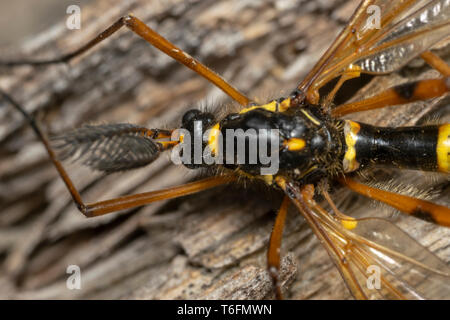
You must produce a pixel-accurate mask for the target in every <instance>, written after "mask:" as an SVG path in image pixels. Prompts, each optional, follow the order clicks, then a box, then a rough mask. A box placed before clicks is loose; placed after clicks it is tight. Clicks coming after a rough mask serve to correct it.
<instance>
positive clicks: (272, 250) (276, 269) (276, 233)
mask: <svg viewBox="0 0 450 320" xmlns="http://www.w3.org/2000/svg"><path fill="white" fill-rule="evenodd" d="M289 202H290V201H289V197H287V196H285V197H284V199H283V202H282V203H281V207H280V209H279V210H278V214H277V218H276V220H275V224H274V226H273V229H272V233H271V234H270V242H269V250H268V251H267V266H268V269H269V273H270V276H271V277H272V281H273V284H274V286H275V290H276V291H275V294H276V298H277V299H278V300H281V299H283V295H282V294H281V287H280V279H279V275H280V250H281V239H282V237H283V229H284V223H285V221H286V215H287V212H288V207H289Z"/></svg>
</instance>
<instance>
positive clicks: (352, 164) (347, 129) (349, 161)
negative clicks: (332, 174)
mask: <svg viewBox="0 0 450 320" xmlns="http://www.w3.org/2000/svg"><path fill="white" fill-rule="evenodd" d="M360 129H361V126H360V125H359V124H358V123H357V122H353V121H350V120H346V121H345V126H344V134H345V143H346V145H347V151H346V152H345V155H344V161H343V165H344V171H345V172H351V171H355V170H356V169H358V168H359V163H358V161H356V149H355V145H356V140H357V139H358V132H359V130H360Z"/></svg>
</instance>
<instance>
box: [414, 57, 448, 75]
mask: <svg viewBox="0 0 450 320" xmlns="http://www.w3.org/2000/svg"><path fill="white" fill-rule="evenodd" d="M420 57H421V58H422V59H423V60H425V62H426V63H428V64H429V65H430V66H431V67H432V68H434V69H436V70H437V71H439V72H440V73H441V74H442V75H443V76H444V77H450V66H449V65H448V64H447V62H445V61H444V60H442V59H441V58H440V57H439V56H437V55H435V54H434V53H432V52H431V51H425V52H424V53H422V54H421V55H420Z"/></svg>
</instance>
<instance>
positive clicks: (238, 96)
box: [0, 15, 250, 106]
mask: <svg viewBox="0 0 450 320" xmlns="http://www.w3.org/2000/svg"><path fill="white" fill-rule="evenodd" d="M123 26H126V27H127V28H128V29H130V30H131V31H133V32H134V33H136V34H137V35H139V36H140V37H142V38H143V39H145V40H146V41H147V42H148V43H150V44H151V45H152V46H154V47H156V48H157V49H159V50H161V51H162V52H164V53H165V54H167V55H168V56H170V57H172V58H173V59H175V60H176V61H178V62H179V63H181V64H183V65H185V66H186V67H188V68H189V69H191V70H193V71H195V72H196V73H198V74H199V75H201V76H202V77H204V78H205V79H206V80H208V81H210V82H211V83H213V84H214V85H216V86H217V87H218V88H219V89H221V90H223V91H224V92H225V93H226V94H227V95H228V96H230V97H231V98H232V99H233V100H235V101H237V102H238V103H239V104H241V105H243V106H247V105H248V104H249V102H250V99H248V98H247V97H246V96H244V95H243V94H242V93H240V92H239V91H238V90H237V89H235V88H234V87H232V86H231V85H230V84H229V83H227V82H226V81H225V80H224V79H222V78H221V77H220V76H219V75H218V74H216V73H215V72H214V71H212V70H211V69H209V68H208V67H207V66H205V65H204V64H202V63H201V62H200V61H198V60H196V59H194V58H192V57H191V56H190V55H189V54H188V53H186V52H184V51H183V50H181V49H180V48H178V47H176V46H175V45H173V44H172V43H171V42H169V41H168V40H167V39H165V38H163V37H162V36H161V35H159V34H158V33H157V32H155V31H154V30H152V29H151V28H149V27H148V26H147V25H146V24H144V23H143V22H142V21H141V20H139V19H138V18H136V17H134V16H132V15H127V16H124V17H122V18H120V19H119V20H117V21H116V22H115V23H114V24H112V25H111V26H110V27H109V28H107V29H106V30H105V31H103V32H102V33H100V34H99V35H98V36H97V37H95V38H94V39H92V40H91V41H89V42H88V43H87V44H85V45H84V46H82V47H81V48H79V49H77V50H75V51H73V52H71V53H68V54H66V55H63V56H61V57H58V58H55V59H49V60H18V61H0V65H4V66H19V65H35V66H38V65H48V64H54V63H67V62H69V61H70V60H72V59H73V58H75V57H76V56H79V55H81V54H82V53H84V52H86V51H87V50H89V49H91V48H92V47H94V46H95V45H97V44H98V43H100V42H102V41H103V40H105V39H107V38H108V37H110V36H111V35H112V34H114V33H115V32H116V31H117V30H119V29H121V28H122V27H123Z"/></svg>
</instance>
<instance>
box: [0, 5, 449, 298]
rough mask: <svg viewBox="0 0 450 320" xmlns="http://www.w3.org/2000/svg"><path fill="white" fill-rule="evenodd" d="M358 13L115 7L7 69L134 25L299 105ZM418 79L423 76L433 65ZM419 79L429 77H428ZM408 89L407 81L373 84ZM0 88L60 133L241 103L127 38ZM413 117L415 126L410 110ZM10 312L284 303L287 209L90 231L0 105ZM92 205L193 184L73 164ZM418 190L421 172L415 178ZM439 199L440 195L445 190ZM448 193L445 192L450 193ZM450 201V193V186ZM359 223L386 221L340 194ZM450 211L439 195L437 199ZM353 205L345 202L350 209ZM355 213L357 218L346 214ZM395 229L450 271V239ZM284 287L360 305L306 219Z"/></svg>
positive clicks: (37, 42)
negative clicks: (111, 304) (69, 306)
mask: <svg viewBox="0 0 450 320" xmlns="http://www.w3.org/2000/svg"><path fill="white" fill-rule="evenodd" d="M357 2H358V1H354V0H352V1H343V0H329V1H316V0H310V1H309V0H296V1H294V0H292V1H275V0H265V1H242V0H232V1H217V0H205V1H195V0H193V1H181V0H171V1H156V0H155V1H150V0H131V1H117V0H103V1H96V2H95V3H92V4H91V5H90V6H84V7H82V15H83V28H82V29H81V30H80V31H69V30H67V29H66V28H65V25H64V19H65V16H63V15H64V13H62V14H61V15H62V17H61V23H59V24H58V25H55V26H54V27H53V28H52V29H50V30H48V32H46V33H44V34H42V35H41V36H39V37H38V38H36V39H33V40H29V41H27V42H26V43H24V44H23V46H22V47H20V48H4V49H3V50H2V51H0V55H1V57H2V58H3V59H4V58H6V57H12V58H18V57H20V56H24V57H26V56H33V57H38V56H39V57H53V56H55V55H57V54H58V53H62V52H68V51H70V50H71V49H74V48H77V47H78V46H79V45H80V44H81V43H84V42H86V41H87V40H88V39H90V38H92V37H93V36H94V35H96V34H97V33H98V32H100V31H101V30H102V29H104V28H105V27H106V26H109V24H111V23H112V22H113V21H115V20H116V19H117V18H118V17H119V16H121V15H123V14H126V13H128V12H133V13H134V14H135V15H136V16H137V17H139V18H141V19H142V20H144V21H145V22H148V23H149V25H150V26H151V27H153V28H154V29H155V30H157V31H158V32H160V33H161V34H163V35H164V36H166V37H167V38H168V39H170V40H171V41H173V42H174V43H175V44H176V45H178V46H179V47H181V48H183V49H185V50H186V51H187V52H189V53H190V54H191V55H193V56H195V57H196V58H198V59H199V60H201V61H203V62H205V63H206V64H207V65H208V66H210V67H212V68H213V69H214V70H216V71H217V72H219V73H220V74H222V75H223V76H224V78H226V79H228V80H229V81H230V82H231V83H232V84H233V85H235V86H236V87H237V88H239V89H240V90H242V91H243V92H246V93H248V95H249V96H250V97H252V98H254V97H260V100H262V101H263V100H265V99H266V98H267V97H270V96H273V95H282V94H287V93H289V92H290V90H291V89H292V88H294V87H295V85H296V84H297V82H299V80H300V79H301V78H302V77H303V76H304V75H305V74H306V72H307V71H308V70H309V68H310V67H311V66H312V64H313V63H314V62H315V61H316V60H317V59H318V58H319V57H320V54H321V53H322V52H323V51H324V50H325V49H326V47H327V46H328V45H329V44H330V43H331V41H332V40H333V38H334V37H335V35H336V33H337V32H338V30H339V28H340V27H342V26H343V23H344V22H345V21H346V19H347V17H349V15H350V14H351V13H352V10H353V8H354V7H355V5H356V3H357ZM416 64H417V65H416V66H413V67H412V68H411V70H408V72H411V73H412V74H413V75H414V76H415V75H416V74H419V73H420V72H419V71H420V70H422V69H423V68H422V67H421V64H420V62H418V63H416ZM418 70H419V71H418ZM402 81H403V82H404V81H405V79H404V78H402V76H400V75H394V76H392V77H385V78H383V79H382V80H379V81H376V82H373V83H372V85H373V86H377V87H379V88H383V87H386V86H387V85H388V84H392V83H398V82H402ZM0 86H1V88H2V89H4V90H6V91H8V92H10V93H11V94H12V95H13V96H14V97H15V98H16V99H17V100H18V101H20V102H21V103H22V104H23V105H24V106H25V107H26V109H27V110H28V111H30V112H33V113H35V114H36V116H38V117H39V119H40V121H41V123H42V126H43V127H44V128H45V129H46V131H47V132H48V133H49V134H52V133H60V132H63V131H64V130H67V129H69V128H73V127H77V126H80V125H81V124H82V123H85V122H95V123H98V122H130V123H137V124H144V125H148V126H156V127H160V126H161V124H166V123H169V124H170V123H177V122H178V121H179V118H180V116H181V115H182V113H183V111H184V110H186V109H187V108H189V107H192V106H198V105H206V106H210V105H211V104H212V105H213V106H219V107H220V106H221V105H223V104H226V103H228V102H229V101H228V100H227V99H226V97H224V95H223V94H222V93H221V92H220V91H219V90H217V89H215V88H213V87H212V86H211V85H210V84H208V83H206V81H205V80H203V79H201V78H199V77H198V76H196V75H194V74H193V73H192V72H191V71H190V70H186V68H184V67H182V66H180V65H178V64H177V63H176V62H173V61H172V60H171V59H170V58H168V57H166V56H164V55H162V54H160V53H159V52H157V51H156V50H155V49H153V48H150V46H149V45H148V44H147V43H145V42H144V41H143V40H141V39H139V38H138V37H137V36H135V35H134V34H132V33H131V32H130V31H126V30H123V31H121V32H120V34H118V35H116V36H114V37H113V38H111V40H109V41H106V42H105V43H104V44H102V45H101V46H100V47H98V48H96V49H94V50H91V51H90V52H89V53H87V54H85V55H83V56H82V57H81V58H78V59H76V60H75V61H73V62H71V63H70V64H69V65H68V66H61V65H59V66H49V67H45V68H44V67H42V68H34V69H33V68H30V67H20V68H15V69H12V70H11V69H1V70H0ZM434 108H437V107H434V106H433V105H430V104H427V105H425V104H416V105H413V106H408V107H402V108H395V109H392V108H391V109H389V110H388V109H387V110H383V111H381V112H374V113H372V114H369V115H368V114H364V115H358V118H359V119H364V120H366V121H370V122H372V123H378V124H393V125H400V124H411V123H415V122H418V121H420V120H421V119H423V118H424V117H425V116H426V114H428V113H429V112H430V111H431V110H432V109H434ZM405 111H407V112H405ZM0 128H1V130H0V155H1V158H0V208H1V210H0V252H1V254H0V297H1V298H133V299H175V298H177V299H178V298H194V299H197V298H200V299H205V298H224V299H262V298H269V297H272V290H271V282H270V279H269V277H268V274H267V273H266V270H265V252H266V247H267V242H268V238H269V234H270V230H271V227H272V223H273V221H274V217H275V216H274V213H273V210H276V208H277V205H278V204H279V200H280V197H279V195H278V194H276V193H271V192H269V191H268V190H265V189H258V188H256V189H252V188H242V187H241V186H233V187H226V188H217V189H215V190H211V191H209V192H204V193H202V194H198V195H194V196H190V197H186V198H182V199H178V200H174V201H170V202H163V203H156V204H152V205H148V206H145V207H142V208H139V209H136V210H131V211H130V212H124V213H116V214H112V215H108V216H104V217H100V218H96V219H85V218H84V217H83V216H82V215H81V214H80V213H79V212H78V211H77V210H76V208H75V207H74V206H73V205H72V204H71V202H70V199H69V196H68V193H67V192H66V190H65V188H64V186H63V184H62V183H61V181H60V180H59V179H58V177H57V176H56V172H55V170H54V169H53V168H52V166H51V165H50V164H49V162H48V161H47V157H46V154H45V153H44V150H43V148H42V147H41V145H40V144H39V143H38V142H37V141H36V139H35V137H34V136H33V133H32V131H31V130H30V129H29V128H28V126H27V125H26V124H25V123H24V121H23V119H22V118H21V116H20V115H19V114H17V113H16V112H14V111H13V110H12V108H11V107H10V106H8V105H5V104H0ZM67 168H69V172H70V174H71V177H72V178H73V179H74V181H75V183H76V185H77V186H78V187H79V189H80V190H81V191H82V195H83V197H84V199H85V200H86V201H87V202H92V201H96V200H100V199H108V198H111V197H115V196H118V195H122V194H130V193H136V192H142V191H148V190H154V189H158V188H161V187H167V186H171V185H178V184H181V183H183V182H185V181H188V180H190V179H192V178H193V177H194V175H193V174H192V173H191V172H190V171H188V170H187V169H184V168H180V167H175V166H172V165H171V164H170V161H169V160H168V157H166V158H164V159H161V161H158V162H157V163H155V164H153V165H152V166H150V167H148V168H144V169H140V170H137V171H132V172H128V173H123V174H114V175H111V176H106V177H103V176H101V175H99V174H96V173H92V172H91V171H89V170H88V169H86V168H83V167H80V166H78V165H75V164H70V163H69V164H67ZM402 177H403V181H404V182H405V181H406V179H407V178H409V179H410V180H411V181H413V180H415V181H416V182H417V181H419V182H420V183H421V180H418V179H422V180H423V175H422V174H420V173H419V174H416V175H414V176H413V178H412V174H411V173H408V174H405V175H403V176H402ZM440 182H441V186H442V181H440ZM443 183H444V184H445V183H446V182H443ZM447 191H448V186H447ZM338 197H339V199H343V198H345V199H347V202H348V203H352V202H353V203H356V205H355V204H353V205H352V211H350V213H352V214H358V212H364V213H365V214H367V213H368V212H378V211H382V209H380V208H379V207H375V208H374V207H373V206H369V203H368V202H367V201H365V200H364V199H362V198H360V197H357V196H354V195H350V194H349V193H348V192H345V191H343V190H340V191H339V192H338ZM446 200H448V193H447V195H445V194H444V193H441V196H440V200H439V199H438V201H441V202H442V201H444V202H445V201H446ZM341 202H342V205H343V206H344V205H345V203H344V201H341ZM347 212H348V211H347ZM397 222H398V224H399V225H400V226H401V227H403V228H404V229H405V230H406V231H407V232H409V233H410V234H411V235H413V236H414V237H416V238H417V239H420V242H421V243H422V244H424V245H425V246H428V247H429V248H430V249H431V250H432V251H434V252H435V253H436V254H437V255H438V256H439V257H440V258H442V259H443V260H445V261H447V262H448V261H449V259H450V249H449V248H450V247H449V246H448V244H449V243H450V239H449V238H450V232H449V230H448V229H444V228H440V227H436V226H433V225H430V224H428V223H424V222H421V221H418V220H416V219H413V218H408V217H406V218H405V217H397ZM283 256H284V257H285V258H284V265H283V266H284V267H283V279H284V281H285V283H286V294H287V297H289V298H293V299H307V298H313V299H329V298H334V299H348V298H351V296H350V294H349V293H348V291H347V289H346V287H345V285H344V283H343V281H342V280H341V278H340V276H339V273H338V272H337V270H336V269H335V268H334V267H333V265H332V263H331V261H330V260H329V259H328V256H327V255H326V253H325V251H324V250H323V249H322V248H321V247H320V244H319V243H318V241H317V240H316V239H315V238H314V236H313V235H312V234H311V231H310V230H309V229H308V228H307V226H306V225H305V223H304V222H303V219H302V218H301V217H300V216H299V215H298V214H297V213H295V212H292V214H291V215H290V216H289V222H288V226H287V230H286V231H285V236H284V245H283ZM68 265H78V266H80V268H81V271H82V290H67V288H66V285H65V281H66V277H67V275H66V268H67V266H68Z"/></svg>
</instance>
